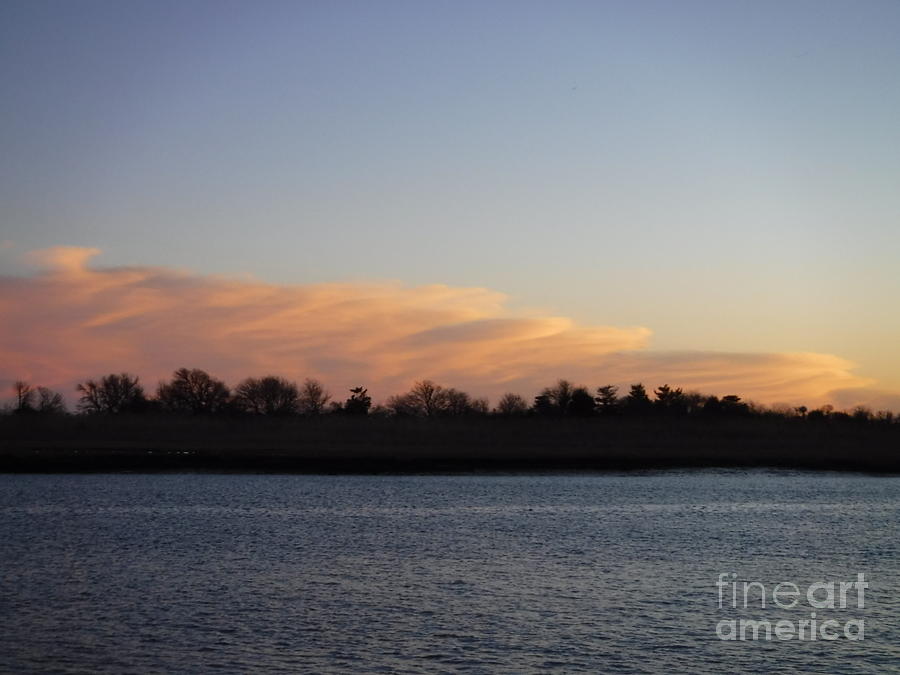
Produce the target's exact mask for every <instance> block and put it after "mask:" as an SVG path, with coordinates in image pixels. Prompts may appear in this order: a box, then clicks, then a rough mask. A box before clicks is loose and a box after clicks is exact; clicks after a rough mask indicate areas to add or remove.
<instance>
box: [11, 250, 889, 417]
mask: <svg viewBox="0 0 900 675" xmlns="http://www.w3.org/2000/svg"><path fill="white" fill-rule="evenodd" d="M99 253H100V251H99V250H97V249H92V248H75V247H57V248H52V249H46V250H43V251H37V252H33V253H31V254H30V255H29V260H30V261H31V262H32V263H34V264H36V265H38V266H40V268H41V270H40V271H38V272H36V273H35V274H33V275H32V276H28V277H0V312H2V316H3V317H4V321H3V325H2V327H0V363H3V364H4V372H2V373H0V380H6V381H11V380H12V379H16V378H24V379H27V380H29V381H32V382H34V383H40V384H45V385H49V386H53V387H57V388H60V389H62V390H65V391H67V392H71V390H72V387H73V386H74V384H75V383H76V382H78V381H79V380H82V379H84V378H86V377H91V376H97V375H100V374H103V373H107V372H112V371H122V370H127V371H129V372H134V373H137V374H139V375H140V376H141V377H142V378H143V380H144V381H145V382H146V383H148V384H149V385H150V386H151V388H152V387H153V386H154V385H155V383H156V381H158V380H159V379H162V378H167V377H168V376H170V374H171V372H172V371H173V370H174V369H175V368H178V367H181V366H188V367H198V368H204V369H206V370H208V371H210V372H212V373H213V374H215V375H217V376H218V377H221V378H223V379H225V380H226V381H227V382H230V383H232V384H234V383H236V382H237V381H239V380H240V379H242V378H244V377H246V376H249V375H263V374H267V373H277V374H283V375H285V376H288V377H291V378H294V379H302V378H304V377H318V378H320V379H322V380H324V381H326V382H327V384H328V385H329V387H330V388H331V389H332V390H333V391H335V392H342V391H344V390H346V389H347V388H349V387H351V386H356V385H359V384H363V385H365V386H367V387H369V388H370V390H371V391H372V392H373V393H374V394H375V395H376V397H386V396H387V395H389V394H391V393H395V392H399V391H402V390H404V389H405V388H406V387H408V386H409V385H410V384H411V383H412V382H413V381H414V380H416V379H421V378H426V377H428V378H432V379H435V380H437V381H439V382H441V383H444V384H447V385H451V386H457V387H462V388H465V389H467V390H469V391H471V392H472V393H474V394H479V395H488V396H492V397H496V396H498V395H499V394H501V393H502V392H504V391H509V390H511V391H518V392H521V393H523V394H526V395H531V394H534V393H535V392H536V391H537V390H538V389H539V388H540V387H542V386H545V385H547V384H549V383H552V382H553V381H555V379H557V378H559V377H566V378H569V379H572V380H573V381H576V382H578V383H586V384H588V385H590V386H593V387H596V386H598V385H600V384H606V383H615V384H620V385H626V384H628V383H630V382H637V381H643V382H644V383H646V384H647V385H648V386H656V385H658V384H661V383H663V382H669V383H671V384H673V385H676V386H681V387H684V388H685V389H697V390H702V391H704V392H709V393H716V394H726V393H739V394H741V395H743V396H744V397H745V398H753V399H756V400H759V401H763V402H774V401H786V402H801V403H807V404H810V403H812V404H818V403H819V402H823V401H824V400H825V399H826V397H827V396H828V392H831V391H835V390H840V391H848V390H850V391H852V390H854V389H856V388H860V387H864V386H869V385H871V384H872V382H871V381H869V380H866V379H863V378H860V377H858V376H856V375H854V374H853V372H852V369H853V364H852V363H850V362H848V361H845V360H843V359H841V358H838V357H836V356H832V355H828V354H806V353H801V354H735V353H711V352H678V353H675V352H654V351H649V350H648V349H647V346H648V342H649V339H650V334H651V333H650V331H649V330H648V329H647V328H643V327H613V326H582V325H578V324H577V323H575V322H573V321H572V320H570V319H567V318H564V317H552V316H522V315H513V314H511V313H510V312H509V310H507V309H506V307H505V302H506V296H504V295H503V294H501V293H498V292H496V291H492V290H488V289H484V288H464V287H452V286H445V285H428V286H417V287H409V286H404V285H402V284H400V283H391V282H384V283H347V284H342V283H329V284H310V285H276V284H270V283H265V282H262V281H256V280H246V279H241V280H237V279H228V278H221V277H214V276H202V275H197V274H193V273H190V272H185V271H179V270H174V269H171V268H166V267H113V268H102V267H94V266H92V265H91V264H90V261H91V258H93V257H94V256H96V255H98V254H99ZM0 384H3V382H0Z"/></svg>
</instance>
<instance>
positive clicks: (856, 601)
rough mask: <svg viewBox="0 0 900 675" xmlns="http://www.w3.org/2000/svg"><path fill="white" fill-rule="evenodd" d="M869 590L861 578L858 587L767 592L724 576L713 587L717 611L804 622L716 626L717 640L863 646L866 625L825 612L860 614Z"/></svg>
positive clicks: (826, 585)
mask: <svg viewBox="0 0 900 675" xmlns="http://www.w3.org/2000/svg"><path fill="white" fill-rule="evenodd" d="M868 587H869V583H868V582H867V581H866V579H865V575H864V574H857V575H856V581H817V582H816V583H813V584H810V585H809V586H807V587H806V588H805V589H804V590H801V587H800V586H798V585H797V584H794V583H791V582H789V581H787V582H781V583H777V584H774V585H770V586H766V584H763V583H761V582H759V581H750V582H747V581H737V575H736V574H734V573H727V572H723V573H722V574H720V575H719V579H718V581H716V588H717V590H718V596H719V610H720V611H728V610H732V609H733V610H751V611H756V610H757V609H759V610H766V611H770V610H779V609H780V610H796V609H800V610H803V611H804V612H803V613H804V617H803V618H802V619H797V620H790V619H774V620H769V619H765V620H757V619H747V618H739V619H734V618H731V619H722V620H721V621H719V622H718V623H717V624H716V635H717V636H718V637H719V639H720V640H772V639H773V638H774V639H776V640H840V639H846V640H863V639H865V620H864V619H862V618H853V619H849V620H848V619H846V618H842V619H841V620H838V619H836V618H834V616H835V615H834V613H833V612H831V611H829V610H845V609H850V610H853V609H857V610H862V609H863V608H865V606H866V599H865V595H866V589H867V588H868ZM822 610H825V611H824V612H823V611H822ZM807 611H808V615H807ZM844 616H846V615H844Z"/></svg>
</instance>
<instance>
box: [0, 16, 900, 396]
mask: <svg viewBox="0 0 900 675" xmlns="http://www.w3.org/2000/svg"><path fill="white" fill-rule="evenodd" d="M898 34H900V3H898V2H896V1H895V0H886V1H883V2H881V1H878V0H865V1H862V2H859V1H854V2H850V1H848V2H839V1H825V0H816V1H814V2H812V1H811V2H806V1H801V0H796V1H793V0H785V1H778V2H765V1H762V2H753V3H743V2H690V1H685V2H678V3H671V2H649V1H648V2H554V3H547V2H526V1H522V2H501V1H499V0H498V1H495V2H483V1H482V2H465V1H459V2H439V1H433V2H432V1H427V2H421V1H420V2H391V1H387V0H385V1H381V2H354V1H352V0H348V1H342V2H229V1H227V0H224V1H217V2H191V1H182V2H166V1H161V0H154V1H152V2H135V1H120V2H85V1H73V2H66V3H61V2H42V1H35V0H30V1H28V2H19V1H17V0H7V1H6V2H4V3H2V4H0V291H2V296H0V307H2V311H3V315H4V317H5V319H6V320H4V321H3V327H0V386H5V383H8V382H10V381H11V380H13V379H16V378H20V377H26V378H29V379H32V380H34V381H35V382H36V383H42V384H52V385H53V386H57V387H59V388H61V389H66V388H69V389H70V388H71V387H72V385H73V383H74V382H77V381H78V380H79V379H84V378H86V377H91V376H96V375H98V374H102V373H104V372H110V371H119V370H131V371H134V372H138V373H139V374H140V375H141V376H142V378H143V379H144V380H145V381H147V382H155V381H156V380H158V379H159V378H160V377H165V376H166V374H167V373H171V371H172V370H174V369H175V368H178V367H181V366H197V367H205V368H208V369H210V370H215V371H216V373H217V374H221V376H224V377H228V378H231V381H232V382H233V381H236V379H235V378H239V377H242V376H246V375H261V374H265V373H263V372H260V371H262V370H267V369H268V370H272V371H274V372H279V373H284V374H288V375H290V376H293V377H297V378H302V377H304V376H316V377H319V378H321V379H323V380H324V381H326V383H329V384H330V386H332V388H333V389H335V390H337V391H340V390H341V389H343V388H346V387H349V386H355V385H357V384H367V385H370V388H372V389H373V390H374V391H375V392H376V394H378V395H380V396H386V395H387V394H390V393H394V390H396V388H402V387H404V386H406V385H407V384H409V383H410V382H411V381H413V380H414V379H418V378H421V377H433V378H440V379H441V380H442V381H444V382H445V383H446V384H448V385H452V386H465V387H467V388H469V389H470V390H471V391H472V392H473V393H476V394H485V395H490V396H497V395H498V394H499V393H501V392H502V391H504V390H507V389H513V390H519V391H520V393H523V394H526V395H528V394H533V393H535V390H536V388H538V387H539V386H540V385H541V384H542V383H543V384H548V383H550V382H552V381H553V380H554V379H555V378H556V377H569V378H571V379H573V380H575V381H577V382H584V383H585V384H588V385H590V386H599V385H601V384H605V383H607V382H614V383H617V384H620V385H622V386H624V385H626V384H627V383H628V382H631V381H638V380H641V381H644V382H646V383H647V384H648V385H650V386H656V385H658V384H661V383H662V382H663V381H668V382H669V383H670V384H673V385H676V386H685V387H686V388H695V389H702V390H704V391H709V392H711V393H717V394H725V393H732V391H737V392H738V393H742V394H745V395H747V396H749V397H752V398H756V399H758V400H760V401H763V402H768V403H774V402H788V403H801V402H802V403H807V402H808V403H813V404H820V403H823V402H833V403H835V404H837V405H841V406H849V405H854V404H856V403H867V404H870V405H873V406H876V407H892V408H894V409H900V395H898V392H900V350H898V349H897V345H898V344H900V313H898V312H897V311H895V308H896V300H895V299H896V298H897V297H898V294H900V271H898V265H897V262H898V260H900V218H898V215H900V190H898V189H897V185H898V183H900V152H898V148H900V121H898V120H900V115H898V110H900V40H897V35H898ZM61 336H65V339H63V338H62V337H61ZM361 380H365V381H361Z"/></svg>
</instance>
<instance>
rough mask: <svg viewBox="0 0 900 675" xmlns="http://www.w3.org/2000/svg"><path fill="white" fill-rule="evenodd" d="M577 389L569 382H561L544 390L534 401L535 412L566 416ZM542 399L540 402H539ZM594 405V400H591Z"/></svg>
mask: <svg viewBox="0 0 900 675" xmlns="http://www.w3.org/2000/svg"><path fill="white" fill-rule="evenodd" d="M574 392H575V387H574V386H573V385H572V383H571V382H569V381H568V380H559V381H557V383H556V384H555V385H553V386H552V387H546V388H544V389H543V390H542V391H541V393H540V394H538V396H537V397H536V398H535V399H534V410H535V412H537V413H538V414H541V415H565V414H566V413H567V412H568V411H569V404H570V403H571V402H572V395H573V393H574ZM539 399H540V400H539ZM591 403H593V398H592V399H591Z"/></svg>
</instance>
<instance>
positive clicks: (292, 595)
mask: <svg viewBox="0 0 900 675" xmlns="http://www.w3.org/2000/svg"><path fill="white" fill-rule="evenodd" d="M898 530H900V479H898V478H896V477H892V478H884V477H881V478H879V477H868V476H860V475H840V474H804V473H788V472H780V473H773V472H764V471H758V472H755V471H729V472H721V471H720V472H713V471H710V472H685V473H675V472H671V473H659V474H645V475H633V474H632V475H590V476H563V475H556V476H404V477H392V476H374V477H373V476H273V475H202V474H199V475H191V474H187V475H42V476H10V475H5V476H0V537H2V548H0V565H2V579H0V669H2V670H3V671H5V672H16V673H23V672H38V671H40V672H110V673H119V672H147V673H149V672H185V673H188V672H189V673H198V672H213V671H216V672H247V671H258V672H326V671H327V672H433V673H445V672H472V673H478V672H491V673H493V672H508V673H523V672H538V671H540V672H547V671H557V672H566V673H577V672H585V673H597V672H607V673H673V672H691V673H707V672H708V673H720V672H723V671H728V672H736V673H740V672H755V673H758V672H784V673H794V672H820V673H884V672H900V670H898V667H900V593H898V590H900V536H898V535H900V531H898ZM732 572H733V573H735V574H737V575H738V576H737V578H738V579H740V580H746V581H759V582H763V583H765V584H767V587H768V588H770V589H771V587H772V586H774V584H775V583H777V582H779V581H789V582H793V583H795V584H797V585H798V587H800V588H801V590H802V591H803V592H805V587H806V586H808V585H809V584H810V583H813V582H815V581H819V580H829V581H830V580H835V581H852V580H855V579H856V578H857V577H856V575H857V574H858V573H864V574H865V578H866V580H867V581H868V582H869V583H870V584H871V585H870V587H869V588H868V589H867V590H866V591H865V597H864V600H865V607H864V608H857V607H856V606H855V600H856V596H855V591H854V594H853V595H852V596H851V597H852V598H853V601H854V602H853V603H851V605H850V607H848V608H847V609H840V608H837V609H834V610H831V609H823V610H818V617H819V619H820V620H822V619H828V618H833V619H834V620H835V621H837V622H838V623H839V625H844V624H845V623H846V621H848V620H851V619H861V620H863V621H864V630H865V633H864V640H849V639H846V638H845V637H843V633H841V636H842V637H841V639H839V640H836V641H824V640H821V639H819V640H816V641H811V640H802V641H801V640H797V639H792V640H786V641H779V640H777V639H773V640H771V641H765V640H758V641H753V640H746V641H723V640H720V639H719V638H718V637H717V635H716V625H717V624H718V622H720V621H722V620H729V619H732V618H734V619H736V620H737V619H739V618H746V617H751V616H752V617H756V618H759V619H771V620H772V621H773V622H774V620H776V619H778V618H786V619H789V620H792V621H796V620H799V619H804V618H806V619H809V618H810V611H811V610H810V607H809V606H807V605H806V604H805V602H806V601H805V599H804V601H803V602H804V604H802V605H800V606H799V607H798V608H795V609H793V610H781V609H778V608H776V607H772V606H771V603H770V604H769V605H767V608H766V609H762V608H761V607H759V606H758V604H757V605H756V606H755V607H754V606H752V603H751V607H750V608H749V609H748V610H743V609H741V608H739V609H733V608H730V607H729V606H728V603H729V601H730V597H729V595H728V594H729V593H730V590H727V592H725V602H724V605H725V606H724V607H723V609H719V608H718V590H717V588H716V586H715V583H716V580H717V578H718V577H719V574H720V573H732ZM726 579H729V577H726ZM729 588H730V587H729ZM770 600H771V598H770Z"/></svg>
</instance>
